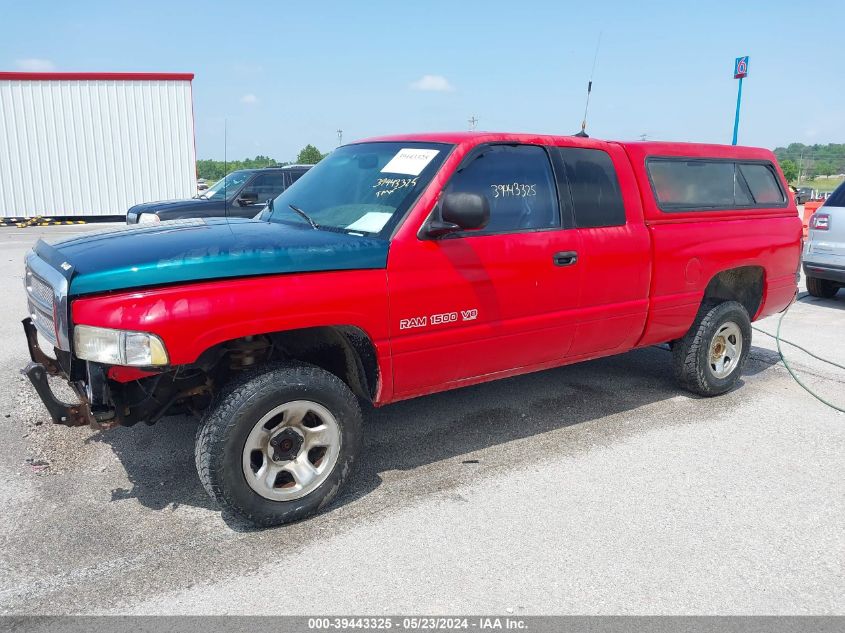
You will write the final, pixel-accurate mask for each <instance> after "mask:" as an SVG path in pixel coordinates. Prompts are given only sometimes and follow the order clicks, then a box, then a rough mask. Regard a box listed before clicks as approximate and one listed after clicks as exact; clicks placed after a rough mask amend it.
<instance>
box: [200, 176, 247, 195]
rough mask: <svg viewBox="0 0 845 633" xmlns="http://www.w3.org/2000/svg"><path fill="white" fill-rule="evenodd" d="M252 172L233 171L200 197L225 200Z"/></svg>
mask: <svg viewBox="0 0 845 633" xmlns="http://www.w3.org/2000/svg"><path fill="white" fill-rule="evenodd" d="M251 173H252V172H251V171H233V172H232V173H231V174H229V175H227V176H226V177H225V178H221V179H220V180H218V181H217V182H215V183H214V184H213V185H211V186H210V187H209V188H208V189H206V190H205V191H203V192H202V194H201V195H200V198H206V199H208V200H223V199H224V198H226V197H231V196H232V194H233V193H235V192H236V191H237V190H238V189H240V187H241V185H242V184H244V182H246V179H247V178H249V175H250V174H251Z"/></svg>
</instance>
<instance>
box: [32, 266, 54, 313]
mask: <svg viewBox="0 0 845 633" xmlns="http://www.w3.org/2000/svg"><path fill="white" fill-rule="evenodd" d="M27 278H28V279H29V283H28V284H27V288H26V289H27V292H29V294H30V296H31V297H32V298H33V299H35V300H36V301H38V303H40V304H41V305H43V306H49V307H50V310H52V309H53V301H54V299H53V289H52V288H51V287H50V286H49V285H48V284H47V283H46V282H44V281H42V280H41V279H40V278H38V277H36V276H35V275H33V274H32V273H29V275H28V276H27Z"/></svg>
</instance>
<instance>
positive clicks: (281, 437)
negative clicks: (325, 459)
mask: <svg viewBox="0 0 845 633" xmlns="http://www.w3.org/2000/svg"><path fill="white" fill-rule="evenodd" d="M303 441H304V440H303V437H302V436H301V435H300V434H299V433H297V432H296V431H294V430H293V429H290V428H288V429H284V430H283V431H281V432H280V433H277V434H276V435H274V436H273V437H272V439H271V440H270V448H271V449H272V451H273V452H272V456H273V461H275V462H287V461H290V460H292V459H295V458H296V456H297V455H299V450H300V449H301V448H302V443H303Z"/></svg>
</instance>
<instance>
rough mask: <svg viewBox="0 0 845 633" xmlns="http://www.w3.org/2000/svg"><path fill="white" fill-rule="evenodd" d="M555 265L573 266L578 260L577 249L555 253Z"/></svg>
mask: <svg viewBox="0 0 845 633" xmlns="http://www.w3.org/2000/svg"><path fill="white" fill-rule="evenodd" d="M553 259H554V262H555V266H572V264H574V263H575V262H577V261H578V252H577V251H561V252H560V253H555V255H554V258H553Z"/></svg>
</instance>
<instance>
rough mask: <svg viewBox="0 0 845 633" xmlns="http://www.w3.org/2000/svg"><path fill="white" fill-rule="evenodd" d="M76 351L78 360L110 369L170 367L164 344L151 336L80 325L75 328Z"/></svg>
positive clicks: (74, 342)
mask: <svg viewBox="0 0 845 633" xmlns="http://www.w3.org/2000/svg"><path fill="white" fill-rule="evenodd" d="M73 349H74V353H75V354H76V357H77V358H81V359H82V360H91V361H94V362H97V363H105V364H107V365H132V366H135V367H149V366H152V365H166V364H167V363H168V358H167V350H166V349H165V347H164V343H162V341H161V339H160V338H159V337H157V336H156V335H155V334H149V333H148V332H127V331H125V330H111V329H108V328H104V327H93V326H90V325H77V326H76V327H74V328H73Z"/></svg>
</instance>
